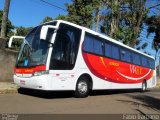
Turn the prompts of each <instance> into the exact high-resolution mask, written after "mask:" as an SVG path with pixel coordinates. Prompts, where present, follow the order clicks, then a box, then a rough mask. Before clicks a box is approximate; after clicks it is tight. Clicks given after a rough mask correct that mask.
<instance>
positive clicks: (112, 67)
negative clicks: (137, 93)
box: [82, 52, 154, 84]
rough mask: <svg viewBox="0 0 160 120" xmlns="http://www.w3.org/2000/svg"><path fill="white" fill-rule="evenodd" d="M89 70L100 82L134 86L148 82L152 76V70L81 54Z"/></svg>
mask: <svg viewBox="0 0 160 120" xmlns="http://www.w3.org/2000/svg"><path fill="white" fill-rule="evenodd" d="M82 55H83V58H84V61H85V63H86V65H87V66H88V68H89V70H90V71H91V73H92V74H94V75H95V76H96V77H98V78H101V79H102V80H105V81H109V82H114V83H124V84H129V83H130V84H134V83H141V82H142V81H144V79H145V80H149V79H150V78H151V77H152V76H153V72H154V71H153V70H152V69H149V68H145V67H141V66H138V65H133V64H130V63H126V62H122V61H118V60H113V59H110V58H105V57H101V56H97V55H93V54H90V53H85V52H83V53H82Z"/></svg>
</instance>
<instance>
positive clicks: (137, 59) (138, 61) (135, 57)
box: [132, 53, 141, 65]
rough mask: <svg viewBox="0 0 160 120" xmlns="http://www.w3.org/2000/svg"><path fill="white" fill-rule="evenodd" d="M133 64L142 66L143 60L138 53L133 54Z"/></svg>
mask: <svg viewBox="0 0 160 120" xmlns="http://www.w3.org/2000/svg"><path fill="white" fill-rule="evenodd" d="M132 58H133V64H136V65H141V58H140V56H139V55H138V54H137V53H133V54H132Z"/></svg>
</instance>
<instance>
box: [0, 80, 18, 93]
mask: <svg viewBox="0 0 160 120" xmlns="http://www.w3.org/2000/svg"><path fill="white" fill-rule="evenodd" d="M17 89H18V86H17V85H15V84H14V83H13V82H0V94H8V93H17V92H18V91H17Z"/></svg>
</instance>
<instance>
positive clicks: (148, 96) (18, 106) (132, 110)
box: [0, 89, 160, 114]
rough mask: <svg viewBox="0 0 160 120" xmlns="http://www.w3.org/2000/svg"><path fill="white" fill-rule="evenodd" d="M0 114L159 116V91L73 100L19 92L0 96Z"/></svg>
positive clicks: (99, 93) (97, 94) (67, 95)
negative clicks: (138, 114)
mask: <svg viewBox="0 0 160 120" xmlns="http://www.w3.org/2000/svg"><path fill="white" fill-rule="evenodd" d="M0 113H15V114H137V113H140V114H160V90H158V89H156V90H150V91H147V92H145V93H141V92H139V91H137V90H132V91H128V90H127V91H126V90H107V91H96V92H93V93H91V95H90V96H89V97H87V98H74V96H73V93H72V92H40V91H33V90H24V89H19V93H18V94H0Z"/></svg>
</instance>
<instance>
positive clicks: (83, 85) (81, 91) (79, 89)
mask: <svg viewBox="0 0 160 120" xmlns="http://www.w3.org/2000/svg"><path fill="white" fill-rule="evenodd" d="M88 94H89V81H88V79H87V77H85V76H81V77H80V78H79V79H78V81H77V84H76V91H75V97H77V98H84V97H87V96H88Z"/></svg>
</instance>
